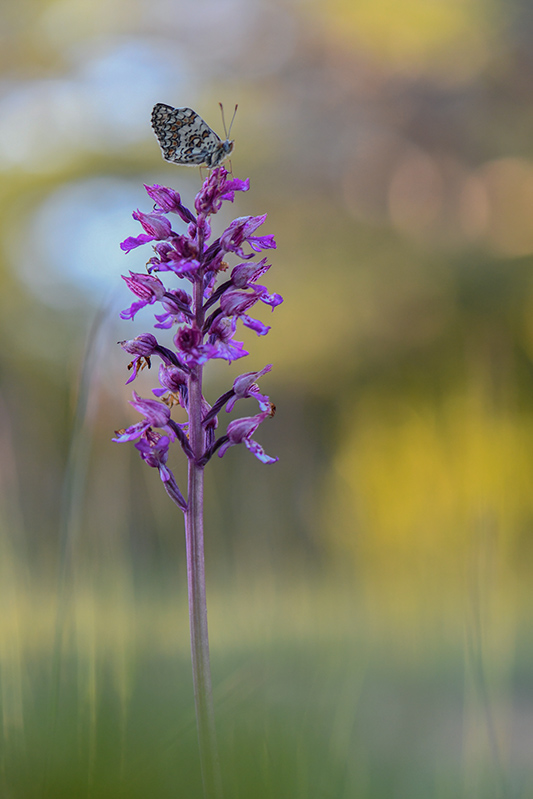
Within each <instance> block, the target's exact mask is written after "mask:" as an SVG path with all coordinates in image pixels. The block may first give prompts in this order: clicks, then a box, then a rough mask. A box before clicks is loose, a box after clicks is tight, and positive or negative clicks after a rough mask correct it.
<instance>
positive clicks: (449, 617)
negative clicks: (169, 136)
mask: <svg viewBox="0 0 533 799" xmlns="http://www.w3.org/2000/svg"><path fill="white" fill-rule="evenodd" d="M0 13H1V18H2V24H1V25H0V42H1V47H0V69H1V77H0V170H1V173H2V180H1V183H0V211H1V213H0V227H1V237H0V279H1V281H2V285H1V291H0V306H1V314H0V325H1V340H2V342H3V346H2V347H1V348H0V369H1V377H2V380H1V384H0V419H1V427H0V496H1V502H0V606H1V613H0V699H1V708H2V712H1V719H2V735H3V746H2V747H0V750H1V753H0V794H1V795H2V797H5V799H29V797H41V796H42V797H47V796H49V797H53V799H59V798H60V797H63V796H64V797H69V799H70V798H71V797H73V796H76V797H91V798H93V797H94V798H95V797H98V799H100V797H102V799H103V798H104V797H109V798H110V799H111V797H113V799H117V797H124V799H135V798H136V797H141V796H142V797H146V796H150V797H153V799H163V798H164V799H167V797H170V796H179V797H182V796H183V797H187V799H194V798H195V797H197V796H198V797H200V796H201V793H200V781H199V764H198V758H197V754H196V742H195V735H196V733H195V726H194V711H193V697H192V684H191V683H192V681H191V676H190V663H189V653H188V647H189V642H188V622H187V605H186V602H187V591H186V575H185V562H184V561H185V553H184V540H183V523H182V519H181V518H180V517H179V516H178V515H177V513H176V512H175V509H174V507H173V506H172V505H171V503H170V502H169V501H168V498H167V497H166V495H165V493H164V491H163V490H162V487H161V485H160V483H159V480H158V477H157V475H156V474H155V473H153V470H148V469H147V468H146V467H145V466H143V464H142V463H141V462H140V459H139V458H138V456H137V453H136V452H135V451H134V449H133V447H127V446H117V445H115V444H112V443H111V440H110V439H111V436H112V435H113V431H114V430H115V429H116V428H120V427H124V426H127V425H128V424H131V423H133V421H135V420H136V414H135V412H134V411H133V410H132V409H131V408H130V406H129V405H128V404H127V400H128V399H129V398H130V387H126V386H125V385H124V383H125V380H126V365H127V360H128V357H127V355H125V353H123V352H122V351H121V350H120V348H119V347H117V345H116V342H117V341H118V340H120V339H124V338H133V337H134V336H135V335H138V334H139V333H141V332H144V331H146V330H147V329H149V325H150V314H149V313H146V314H144V315H143V314H139V316H138V317H137V319H136V320H135V322H132V323H126V322H120V320H119V319H118V313H119V311H120V310H121V309H123V308H125V307H127V306H128V305H129V303H130V296H129V294H128V290H127V287H126V286H125V284H124V283H123V281H122V280H121V279H120V275H121V274H122V273H124V272H125V271H126V270H128V269H133V270H136V269H142V268H143V266H144V263H145V261H146V259H147V258H148V255H146V253H145V252H144V250H137V251H134V252H132V253H130V254H129V255H127V256H126V255H124V253H122V252H121V250H120V249H119V243H120V241H122V240H123V239H124V238H126V237H127V236H130V235H137V233H138V232H139V227H138V224H137V223H136V222H134V220H132V218H131V212H132V211H133V210H134V209H135V208H137V207H138V208H140V209H141V210H143V211H148V210H150V208H151V203H150V201H149V200H148V198H147V196H146V194H145V192H144V189H143V186H142V184H143V183H154V182H157V183H160V184H163V185H169V186H171V187H173V188H175V189H176V190H178V191H179V192H180V193H181V194H182V197H183V198H184V199H185V200H186V201H188V202H190V201H192V198H193V197H194V195H195V193H196V191H197V190H198V188H199V186H200V183H201V178H200V175H199V173H198V171H197V170H193V169H186V168H182V167H176V166H172V165H169V164H167V163H165V162H164V161H163V160H162V158H161V153H160V150H159V147H158V145H157V142H156V140H155V138H154V136H153V133H152V131H151V128H150V113H151V109H152V106H153V105H154V104H155V103H156V102H163V103H167V104H170V105H174V106H191V107H193V108H194V109H195V110H196V111H198V112H199V113H200V114H201V116H202V117H203V118H204V119H205V120H206V121H207V122H208V124H209V125H211V126H212V127H213V128H214V129H215V130H217V131H218V132H219V133H220V134H222V122H221V119H220V113H219V108H218V103H219V102H223V103H224V106H225V107H226V111H228V110H229V109H232V108H233V106H234V104H235V103H238V104H239V110H238V113H237V117H236V121H235V124H234V127H233V131H232V137H234V138H235V140H236V144H235V150H234V153H233V155H232V167H233V172H234V174H235V175H236V176H237V177H240V178H244V177H250V179H251V190H250V192H248V193H247V194H244V195H242V196H241V197H239V198H238V199H237V200H236V202H235V206H234V207H232V208H231V209H230V211H231V212H234V215H235V216H238V215H245V214H261V213H265V212H266V213H268V219H267V222H266V223H265V227H264V230H265V232H266V233H273V234H275V236H276V239H277V242H278V249H277V250H276V251H275V252H274V253H273V254H272V263H273V267H272V269H271V271H270V272H269V275H268V280H267V285H268V287H269V290H270V291H276V292H280V293H281V294H282V295H283V296H284V297H285V303H284V304H283V305H282V306H280V307H279V308H278V309H276V311H275V313H274V314H273V315H272V316H271V315H270V312H269V311H268V310H266V312H265V314H264V316H263V317H262V318H263V319H264V320H265V321H267V320H268V323H269V324H272V330H271V332H270V333H269V335H268V336H267V337H266V338H257V337H255V336H254V334H252V333H250V331H244V332H243V340H244V341H245V342H246V345H247V348H248V349H249V350H250V353H251V354H250V357H249V358H248V359H247V361H246V365H243V364H238V363H237V364H234V365H233V366H231V367H228V366H227V365H226V364H222V365H217V366H215V367H214V368H213V369H212V370H211V372H210V375H209V376H208V378H207V382H206V388H205V391H206V395H207V398H208V399H210V400H211V401H213V400H214V399H215V398H216V397H218V396H219V395H220V394H221V393H222V392H224V391H225V390H227V388H228V387H229V386H230V385H231V382H232V380H233V379H234V377H235V376H236V375H237V374H239V373H240V372H242V371H248V370H256V369H261V368H262V367H263V366H264V365H265V364H267V363H272V364H273V365H274V366H273V369H272V372H271V373H270V374H268V375H266V376H265V377H263V378H262V383H261V387H262V390H264V391H265V392H266V393H268V394H269V395H270V396H271V398H272V400H273V401H274V402H275V403H276V405H277V408H278V411H277V414H276V417H275V419H274V420H272V421H269V423H268V424H265V425H263V427H262V429H261V432H260V434H259V436H258V437H259V438H260V440H261V443H262V444H263V445H264V447H265V449H266V451H267V452H268V453H269V454H273V455H278V456H279V458H280V460H279V463H277V464H276V465H274V466H271V467H265V466H262V465H261V464H259V463H258V462H256V461H255V460H254V459H253V457H252V456H251V455H250V453H249V452H247V451H246V450H245V449H244V448H234V449H232V450H231V451H230V452H228V453H227V455H226V456H225V457H224V459H223V460H222V461H220V460H219V459H218V458H215V459H214V462H213V463H212V464H210V466H209V468H208V470H207V473H206V482H207V498H206V502H207V506H206V517H207V525H206V527H207V541H206V553H207V569H208V602H209V618H210V631H211V639H212V644H211V650H212V669H213V680H214V692H215V704H216V713H217V724H218V730H219V736H220V742H221V754H222V766H223V771H224V780H225V788H226V795H227V796H228V797H231V799H237V798H239V797H242V799H249V797H252V796H253V797H257V798H258V799H261V798H262V797H276V799H284V798H286V799H297V798H298V797H301V798H302V799H315V798H316V799H325V798H326V797H331V799H352V797H358V799H381V797H383V798H385V797H387V799H391V797H394V799H401V798H402V797H409V799H415V798H416V797H420V799H432V798H433V797H434V798H435V799H447V798H448V797H450V796H453V797H464V799H490V797H495V798H496V797H513V799H514V798H515V797H516V799H518V797H520V798H521V799H522V798H523V799H526V797H528V796H531V795H532V792H533V774H532V769H531V751H532V745H533V681H532V678H531V674H532V667H533V634H532V626H531V622H532V614H531V599H532V596H531V593H532V591H531V585H532V577H533V543H532V542H533V538H532V532H533V529H532V525H533V505H532V485H533V369H532V357H533V322H532V318H533V273H532V269H531V267H532V254H533V145H532V142H533V58H532V52H533V50H532V44H533V7H532V6H531V4H530V3H527V2H518V1H517V0H508V2H506V3H503V2H502V0H488V1H487V0H484V2H481V0H446V2H443V0H433V2H428V0H401V2H393V1H392V0H350V1H349V0H329V2H327V3H326V2H324V0H322V1H321V0H315V1H314V2H311V0H308V2H290V0H285V2H284V1H283V0H280V2H266V0H264V1H263V2H262V1H261V0H252V2H250V0H247V2H245V1H244V0H228V1H227V2H226V0H205V1H204V0H199V1H197V2H195V3H187V2H180V0H150V2H148V0H137V2H133V0H106V2H103V0H91V2H88V0H56V1H55V2H50V1H49V0H40V2H37V1H36V0H17V2H14V0H11V2H9V0H7V1H6V2H4V3H3V5H2V7H1V9H0ZM225 213H226V216H225V217H224V219H223V220H222V221H221V223H220V224H223V223H224V222H227V221H229V220H230V219H231V217H230V216H229V212H225ZM152 382H153V381H151V380H150V378H149V377H148V376H147V375H146V374H143V375H142V378H141V379H139V381H138V386H137V390H138V391H139V393H141V394H143V393H144V395H145V396H147V392H148V390H149V388H150V387H151V385H152ZM252 407H253V406H252V405H251V406H250V408H252ZM242 410H243V411H244V412H246V408H245V406H244V405H243V408H242ZM241 449H242V451H241ZM173 467H174V468H175V470H176V474H177V476H178V479H179V481H180V482H181V485H182V486H183V487H184V486H185V482H184V479H185V466H184V464H183V463H182V462H180V460H179V456H176V460H175V462H174V463H173Z"/></svg>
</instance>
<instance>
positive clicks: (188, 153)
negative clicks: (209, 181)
mask: <svg viewBox="0 0 533 799" xmlns="http://www.w3.org/2000/svg"><path fill="white" fill-rule="evenodd" d="M152 128H153V129H154V133H155V135H156V136H157V140H158V142H159V146H160V147H161V151H162V153H163V158H164V159H165V161H169V162H170V163H171V164H183V165H184V166H207V167H209V168H210V169H212V168H213V167H216V166H218V165H219V164H221V163H222V161H223V160H224V159H225V158H227V156H228V155H229V154H230V153H231V151H232V150H233V142H232V141H229V139H226V141H222V139H221V138H220V136H218V135H217V134H216V133H215V131H214V130H211V128H210V127H209V125H208V124H207V123H206V122H204V120H203V119H202V117H201V116H199V115H198V114H197V113H196V111H193V110H192V108H172V106H170V105H164V104H163V103H157V105H154V108H153V111H152Z"/></svg>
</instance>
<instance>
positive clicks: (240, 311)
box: [113, 167, 282, 799]
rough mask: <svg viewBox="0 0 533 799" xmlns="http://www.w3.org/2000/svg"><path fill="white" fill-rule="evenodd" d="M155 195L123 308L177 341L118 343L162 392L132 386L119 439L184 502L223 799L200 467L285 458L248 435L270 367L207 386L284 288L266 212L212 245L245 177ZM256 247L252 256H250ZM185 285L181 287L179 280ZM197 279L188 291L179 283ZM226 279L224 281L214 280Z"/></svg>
mask: <svg viewBox="0 0 533 799" xmlns="http://www.w3.org/2000/svg"><path fill="white" fill-rule="evenodd" d="M145 188H146V190H147V192H148V194H149V196H150V197H151V199H152V200H153V201H154V203H155V204H154V208H153V211H152V212H151V213H150V214H145V213H143V212H141V211H135V212H134V214H133V217H134V219H136V220H137V221H139V222H140V223H141V225H142V227H143V230H144V233H141V234H140V235H139V236H137V237H129V238H128V239H126V240H125V241H124V242H122V244H121V248H122V249H123V251H124V252H126V253H127V252H130V251H131V250H132V249H135V248H136V247H139V246H141V245H144V244H147V243H151V244H152V247H153V255H152V257H151V258H150V259H149V261H148V264H147V272H146V274H137V273H133V272H130V274H129V276H123V277H124V280H125V282H126V284H127V286H128V287H129V289H130V290H131V291H132V292H133V294H134V295H135V297H136V300H135V301H134V302H133V304H132V305H131V306H130V308H128V309H126V310H125V311H123V312H122V313H121V317H122V318H123V319H134V317H135V316H136V314H137V313H138V312H139V311H140V310H141V309H143V308H145V307H146V306H148V305H157V307H158V310H160V311H162V313H156V314H155V320H156V323H155V324H154V328H156V329H159V330H164V331H168V330H173V329H174V328H175V330H176V332H175V333H174V335H173V345H174V348H173V349H172V348H169V347H167V346H164V345H162V344H160V343H159V341H158V339H157V338H156V336H155V335H154V334H153V333H146V334H143V335H141V336H137V337H136V338H135V339H131V340H128V341H122V342H120V344H121V346H122V348H123V349H124V350H125V351H126V352H128V353H129V354H130V355H133V356H134V358H133V361H132V362H131V363H130V365H129V368H130V370H131V376H130V377H129V379H128V381H127V382H128V383H130V382H132V381H133V380H135V379H136V378H137V376H138V374H139V373H140V371H142V370H143V369H145V368H151V365H152V359H153V358H154V357H156V358H158V359H159V361H160V366H159V386H158V387H156V388H154V389H152V393H153V395H154V396H155V397H157V399H143V398H141V397H140V396H139V395H138V394H137V393H136V392H133V400H132V401H131V405H132V406H133V407H134V408H135V409H136V410H137V411H139V412H140V413H141V414H142V416H143V417H144V418H143V420H142V421H140V422H137V423H136V424H133V425H131V426H130V427H128V428H126V429H123V430H119V431H117V433H116V436H115V438H114V439H113V440H114V441H117V442H126V441H136V443H135V447H136V448H137V450H138V452H139V454H140V456H141V458H142V459H143V460H144V461H145V463H147V464H148V465H149V466H151V467H152V468H156V469H157V470H158V472H159V476H160V478H161V480H162V482H163V486H164V488H165V490H166V492H167V494H168V496H169V497H170V498H171V499H172V500H173V502H174V503H175V504H176V505H177V506H178V507H179V508H180V510H181V511H182V512H183V514H184V518H185V541H186V556H187V580H188V599H189V618H190V632H191V655H192V671H193V683H194V696H195V707H196V719H197V727H198V740H199V748H200V760H201V767H202V778H203V785H204V795H205V797H206V799H221V797H222V780H221V775H220V767H219V759H218V749H217V741H216V732H215V715H214V707H213V695H212V685H211V670H210V661H209V638H208V628H207V603H206V585H205V558H204V530H203V489H204V469H205V466H206V465H207V463H208V462H209V460H210V459H211V457H212V456H213V455H214V454H215V453H217V454H218V456H219V457H223V456H224V454H225V453H226V452H227V450H228V449H229V448H230V447H232V446H235V445H236V444H240V443H243V444H244V445H245V446H246V447H247V449H249V450H250V452H251V453H252V454H253V455H255V457H256V458H258V460H260V461H261V462H262V463H274V462H275V461H277V458H274V457H271V456H270V455H267V454H266V453H265V451H264V450H263V448H262V446H261V445H260V444H259V443H258V442H257V441H255V440H254V439H253V438H252V435H253V434H254V433H255V431H256V430H257V428H258V427H259V425H260V424H261V423H262V422H263V421H265V419H267V418H269V417H271V416H273V415H274V406H273V405H272V403H271V402H270V400H269V398H268V397H267V396H266V395H264V394H261V393H260V391H259V387H258V385H257V383H256V380H257V379H258V378H259V377H261V376H262V375H264V374H265V373H267V372H269V371H270V369H271V366H270V365H268V366H265V367H264V368H263V369H261V370H259V371H256V372H246V373H244V374H241V375H239V376H238V377H237V378H236V379H235V380H234V382H233V386H232V387H231V388H230V389H229V390H228V391H226V392H225V393H224V394H222V395H221V396H220V397H219V398H218V399H217V400H215V401H214V403H213V404H212V405H210V404H209V403H208V402H207V400H206V399H205V397H204V396H203V392H202V377H203V369H204V366H205V364H206V363H207V362H208V361H209V360H213V359H217V358H222V359H224V360H227V361H228V362H229V363H231V362H233V361H235V360H238V359H240V358H242V357H244V356H246V355H248V353H247V352H246V350H245V349H244V346H243V344H242V342H239V341H236V340H235V334H236V331H237V322H238V321H239V320H240V321H241V322H242V323H243V324H244V325H245V326H246V327H249V328H250V329H251V330H254V331H255V332H256V334H257V335H260V336H263V335H265V334H266V333H268V331H269V329H270V328H269V327H268V326H267V325H265V324H264V323H263V322H261V321H260V320H258V319H255V318H253V317H251V316H250V315H249V311H250V310H251V309H252V308H253V306H254V305H255V304H256V303H257V302H263V303H264V304H266V305H269V306H270V307H271V308H272V310H273V309H274V308H275V307H276V306H277V305H279V304H280V303H281V302H282V298H281V297H280V295H279V294H269V293H268V291H267V289H266V288H265V287H264V286H262V285H258V284H257V280H258V279H259V278H260V277H262V276H263V275H264V274H265V273H266V272H267V271H268V269H269V268H270V265H269V264H267V263H266V258H263V259H262V260H261V261H257V262H254V261H251V259H252V258H253V257H254V254H255V253H258V252H261V251H262V250H266V249H272V248H275V246H276V245H275V242H274V238H273V236H270V235H266V236H259V235H257V234H256V231H257V229H258V228H259V227H260V226H261V225H262V224H263V223H264V221H265V219H266V216H260V217H240V218H238V219H235V220H234V221H233V222H232V223H231V224H230V225H229V227H228V228H227V229H226V230H225V231H224V232H223V233H222V234H221V235H220V236H219V237H218V238H216V239H214V241H211V242H210V238H211V221H210V220H211V217H212V216H214V215H215V214H216V213H217V212H218V211H219V210H220V208H221V207H222V204H223V202H224V201H229V202H233V200H234V196H235V192H236V191H248V189H249V182H248V181H247V180H246V181H243V180H238V179H235V178H230V176H229V174H228V172H227V171H226V170H225V169H224V167H218V168H216V169H214V170H213V171H212V172H211V174H210V175H209V176H208V178H207V179H206V180H205V181H204V184H203V186H202V188H201V190H200V192H199V193H198V194H197V196H196V199H195V203H194V207H195V212H196V213H194V212H193V211H191V210H190V209H188V208H186V207H185V206H184V205H183V203H182V202H181V198H180V195H179V194H178V193H177V192H175V191H174V190H173V189H169V188H165V187H162V186H157V185H155V186H146V187H145ZM170 214H175V215H177V217H178V220H179V222H178V223H179V224H180V225H181V226H182V227H183V226H184V225H186V226H187V229H186V232H185V233H184V232H180V231H175V230H174V229H173V226H172V223H171V222H170V220H169V219H168V215H170ZM245 247H246V248H249V249H250V250H251V252H247V251H246V249H245ZM232 256H233V257H237V259H238V260H239V261H240V262H239V263H237V265H236V266H234V267H233V269H232V271H231V274H230V278H229V279H227V278H226V279H225V280H224V281H223V282H221V283H219V282H218V281H219V276H220V274H221V273H223V272H226V271H227V270H228V268H229V266H228V263H227V260H226V259H227V258H231V257H232ZM164 273H167V274H166V277H167V278H170V279H171V281H174V285H173V286H172V285H171V286H167V285H165V283H163V281H162V280H161V278H160V277H159V275H161V274H164ZM177 281H180V284H181V285H175V284H176V282H177ZM183 281H185V285H186V284H187V282H188V283H190V289H191V293H190V294H189V293H188V292H187V291H186V290H185V289H184V288H183ZM217 284H218V285H217ZM246 398H252V399H255V400H256V401H257V403H258V405H259V412H258V413H257V414H256V415H255V416H249V417H241V418H238V419H234V420H233V421H230V422H229V423H228V425H227V429H226V432H225V433H224V434H223V435H220V436H219V437H218V438H217V436H216V429H217V427H218V416H219V414H220V412H221V411H222V410H223V409H224V407H225V408H226V411H227V412H228V413H229V412H231V411H232V410H233V408H234V406H235V405H236V403H237V402H238V401H239V400H240V399H246ZM175 406H178V407H180V408H181V409H182V410H184V411H185V412H186V413H187V416H188V419H187V421H186V422H180V423H179V422H177V421H176V420H175V419H173V418H172V409H173V408H174V407H175ZM171 443H178V444H179V445H180V447H181V450H182V451H183V453H184V455H185V456H186V457H187V459H188V490H187V499H185V497H184V496H183V494H182V492H181V491H180V488H179V486H178V484H177V482H176V479H175V477H174V474H173V472H172V471H171V469H170V468H169V467H168V466H167V460H168V456H169V449H170V444H171Z"/></svg>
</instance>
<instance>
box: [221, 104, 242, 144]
mask: <svg viewBox="0 0 533 799" xmlns="http://www.w3.org/2000/svg"><path fill="white" fill-rule="evenodd" d="M219 106H220V111H221V113H222V124H223V126H224V134H225V136H226V139H229V135H230V133H231V129H232V127H233V120H234V119H235V114H236V113H237V108H238V107H239V106H238V104H236V105H235V111H234V112H233V116H232V117H231V122H230V123H229V130H228V129H227V128H226V119H225V117H224V106H223V105H222V103H219Z"/></svg>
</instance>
